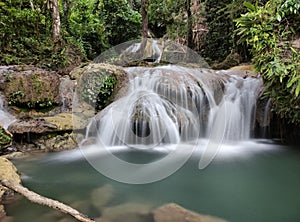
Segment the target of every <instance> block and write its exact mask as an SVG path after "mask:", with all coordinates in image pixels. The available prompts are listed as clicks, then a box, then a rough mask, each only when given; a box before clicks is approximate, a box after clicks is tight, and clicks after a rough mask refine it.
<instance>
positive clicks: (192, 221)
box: [153, 203, 226, 222]
mask: <svg viewBox="0 0 300 222" xmlns="http://www.w3.org/2000/svg"><path fill="white" fill-rule="evenodd" d="M153 218H154V222H226V221H225V220H223V219H220V218H217V217H213V216H208V215H202V214H198V213H195V212H193V211H190V210H187V209H185V208H183V207H181V206H179V205H177V204H175V203H170V204H166V205H163V206H161V207H159V208H157V209H155V210H154V211H153Z"/></svg>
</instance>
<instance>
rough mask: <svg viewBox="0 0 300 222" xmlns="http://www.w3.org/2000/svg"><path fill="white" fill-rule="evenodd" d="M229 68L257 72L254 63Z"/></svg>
mask: <svg viewBox="0 0 300 222" xmlns="http://www.w3.org/2000/svg"><path fill="white" fill-rule="evenodd" d="M229 70H247V71H250V72H253V73H255V67H254V66H253V65H252V64H244V65H238V66H233V67H231V68H230V69H229Z"/></svg>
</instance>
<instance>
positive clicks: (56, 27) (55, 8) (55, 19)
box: [51, 0, 60, 42]
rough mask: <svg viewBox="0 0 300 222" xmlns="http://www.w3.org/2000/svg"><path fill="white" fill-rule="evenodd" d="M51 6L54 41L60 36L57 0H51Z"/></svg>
mask: <svg viewBox="0 0 300 222" xmlns="http://www.w3.org/2000/svg"><path fill="white" fill-rule="evenodd" d="M51 8H52V29H53V30H52V31H53V40H54V41H55V42H56V41H58V40H59V38H60V16H59V7H58V0H51Z"/></svg>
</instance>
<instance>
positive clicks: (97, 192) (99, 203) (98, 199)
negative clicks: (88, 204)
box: [91, 184, 114, 212]
mask: <svg viewBox="0 0 300 222" xmlns="http://www.w3.org/2000/svg"><path fill="white" fill-rule="evenodd" d="M113 197H114V188H113V186H111V185H109V184H107V185H104V186H103V187H99V188H97V189H94V190H93V191H92V192H91V200H92V204H93V206H94V207H95V208H96V209H98V211H99V212H101V210H102V209H103V207H105V206H106V205H107V204H108V203H109V202H110V201H111V200H112V199H113Z"/></svg>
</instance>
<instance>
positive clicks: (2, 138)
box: [0, 126, 12, 153]
mask: <svg viewBox="0 0 300 222" xmlns="http://www.w3.org/2000/svg"><path fill="white" fill-rule="evenodd" d="M11 144H12V134H11V133H10V132H8V131H7V130H5V129H4V128H3V127H2V126H0V153H2V150H3V149H5V148H7V147H9V146H11Z"/></svg>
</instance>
